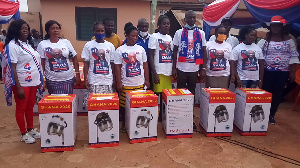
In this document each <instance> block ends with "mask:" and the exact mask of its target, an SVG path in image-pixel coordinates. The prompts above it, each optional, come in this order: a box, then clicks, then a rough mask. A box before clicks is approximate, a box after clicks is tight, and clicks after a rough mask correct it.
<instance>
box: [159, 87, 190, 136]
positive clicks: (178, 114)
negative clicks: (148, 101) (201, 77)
mask: <svg viewBox="0 0 300 168" xmlns="http://www.w3.org/2000/svg"><path fill="white" fill-rule="evenodd" d="M162 96H163V104H162V109H161V112H162V124H163V129H164V131H165V133H166V136H167V139H171V138H191V137H192V136H193V111H194V95H193V94H192V93H191V92H190V91H189V90H187V89H164V90H163V93H162Z"/></svg>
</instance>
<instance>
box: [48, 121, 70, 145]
mask: <svg viewBox="0 0 300 168" xmlns="http://www.w3.org/2000/svg"><path fill="white" fill-rule="evenodd" d="M65 128H67V122H66V121H65V120H64V118H63V117H60V116H59V115H54V116H52V118H51V120H50V123H49V124H48V128H47V133H48V135H50V136H52V135H57V136H59V137H60V136H61V138H62V145H64V129H65ZM46 143H47V144H50V143H51V140H50V139H49V138H48V139H46Z"/></svg>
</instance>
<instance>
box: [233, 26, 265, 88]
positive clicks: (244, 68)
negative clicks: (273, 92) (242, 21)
mask: <svg viewBox="0 0 300 168" xmlns="http://www.w3.org/2000/svg"><path fill="white" fill-rule="evenodd" d="M239 36H240V38H241V40H242V41H243V42H242V43H241V44H239V45H237V46H236V47H235V48H234V49H233V50H232V58H233V60H234V65H235V66H234V72H235V76H236V80H237V87H243V88H256V87H257V86H258V87H259V88H262V84H263V83H262V81H263V76H264V56H263V54H262V50H261V48H260V47H259V46H258V45H256V44H255V41H256V38H257V32H256V30H255V29H254V28H253V27H251V26H246V27H243V28H242V29H241V30H240V32H239ZM236 65H237V66H236Z"/></svg>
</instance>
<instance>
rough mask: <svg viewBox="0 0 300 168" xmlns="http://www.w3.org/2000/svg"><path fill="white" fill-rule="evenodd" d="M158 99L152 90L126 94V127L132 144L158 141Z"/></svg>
mask: <svg viewBox="0 0 300 168" xmlns="http://www.w3.org/2000/svg"><path fill="white" fill-rule="evenodd" d="M157 120H158V97H157V95H156V94H154V92H153V91H151V90H137V91H128V92H127V93H126V108H125V127H126V130H127V133H128V136H129V140H130V143H139V142H150V141H156V140H157Z"/></svg>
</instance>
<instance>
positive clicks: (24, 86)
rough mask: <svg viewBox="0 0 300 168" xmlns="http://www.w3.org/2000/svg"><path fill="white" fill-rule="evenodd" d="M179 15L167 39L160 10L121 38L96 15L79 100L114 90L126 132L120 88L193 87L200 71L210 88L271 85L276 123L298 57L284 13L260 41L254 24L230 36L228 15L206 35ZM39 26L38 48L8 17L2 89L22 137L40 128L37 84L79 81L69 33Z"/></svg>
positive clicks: (192, 18) (68, 87) (29, 139)
mask: <svg viewBox="0 0 300 168" xmlns="http://www.w3.org/2000/svg"><path fill="white" fill-rule="evenodd" d="M185 22H186V25H185V26H184V27H183V28H182V29H180V30H177V32H176V33H175V36H174V38H173V39H172V37H171V36H170V35H169V30H170V19H169V18H168V17H167V16H165V15H162V16H160V17H159V18H158V21H157V28H158V32H157V33H154V34H151V35H150V34H149V33H148V29H149V23H148V21H147V20H146V19H144V18H142V19H140V20H139V21H138V25H137V27H135V26H134V25H133V24H132V23H130V22H129V23H127V24H126V25H125V27H124V32H125V37H126V39H125V40H124V42H123V44H122V43H121V41H120V38H119V36H118V35H116V34H115V33H113V29H114V21H113V20H111V19H105V20H104V21H103V22H96V23H94V25H92V29H93V33H94V37H93V38H92V40H91V41H89V42H87V43H86V44H85V46H84V48H83V51H82V54H81V58H83V59H84V83H85V87H86V88H87V90H88V91H87V93H86V94H85V103H87V98H88V95H89V93H111V92H114V91H117V92H118V93H119V95H120V114H121V118H122V121H123V122H122V129H121V131H122V132H125V127H124V124H125V104H126V91H131V90H142V89H151V90H153V91H154V92H155V93H156V94H158V95H159V94H161V93H162V89H171V88H172V77H173V78H174V79H176V80H177V87H178V88H187V89H188V90H189V91H190V92H191V93H193V94H195V88H196V83H197V81H198V80H199V79H200V80H202V81H205V85H206V87H212V88H228V87H229V84H230V82H232V83H236V86H237V87H247V88H255V87H259V88H263V89H265V90H267V91H269V92H271V93H272V94H273V100H272V107H271V115H270V123H273V124H275V120H274V116H275V112H276V111H277V108H278V105H279V103H280V98H281V95H282V91H283V89H284V84H285V83H286V82H287V80H289V79H290V80H294V79H295V65H296V64H297V63H299V59H298V56H299V54H298V52H297V50H296V47H295V43H294V42H293V41H292V40H291V39H290V38H289V37H288V36H286V35H284V34H283V31H282V28H283V26H284V24H285V22H286V21H285V20H284V19H283V18H281V17H279V16H276V17H273V18H272V20H271V22H270V32H269V33H268V34H267V36H266V38H265V39H263V40H261V41H260V42H259V43H258V44H255V42H256V39H257V32H256V30H255V29H254V28H253V27H251V26H247V27H244V28H242V29H241V30H240V33H239V36H240V38H241V40H242V42H241V43H239V41H238V39H237V38H235V37H234V36H231V35H230V34H229V31H230V28H231V25H232V22H231V21H230V19H224V20H223V21H222V24H221V25H220V26H218V27H217V28H216V29H215V35H213V36H212V37H211V38H210V40H209V41H208V42H206V40H205V33H204V32H203V31H202V30H201V29H200V28H198V27H197V26H196V25H195V22H196V14H195V12H193V11H187V12H186V13H185ZM45 31H46V35H45V38H44V40H43V41H41V42H40V43H39V44H38V47H37V48H36V47H35V46H34V45H33V43H32V39H31V38H32V37H31V35H30V33H29V32H30V28H29V25H28V24H27V23H26V22H25V21H24V20H16V21H13V22H12V23H11V24H10V26H9V28H8V34H7V38H6V41H5V52H4V53H5V54H4V58H5V61H4V63H6V64H5V69H4V75H5V77H6V78H5V90H6V91H5V94H6V98H7V102H8V104H11V103H12V99H11V97H12V93H13V94H14V98H15V101H16V120H17V123H18V125H19V128H20V131H21V134H22V135H21V141H25V142H26V143H33V142H35V138H39V136H40V135H39V133H38V132H37V131H36V130H35V129H33V122H32V121H33V117H32V116H33V106H34V103H35V97H36V96H35V94H36V91H37V89H39V90H40V91H43V90H45V89H48V92H49V94H72V93H73V87H74V84H75V83H76V84H77V85H80V73H79V65H78V60H77V53H76V51H75V50H74V48H73V46H72V44H71V43H70V41H68V40H67V39H62V38H60V31H61V25H60V24H59V23H58V22H57V21H54V20H50V21H48V22H47V23H46V24H45ZM70 60H72V64H71V62H70ZM73 67H74V69H75V72H74V70H73ZM44 78H45V80H44ZM161 97H162V96H161ZM24 115H25V118H26V123H27V127H26V126H25V120H24ZM159 119H161V113H160V117H159Z"/></svg>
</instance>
